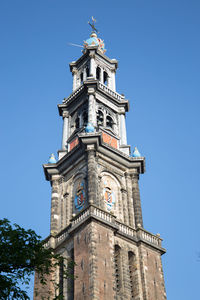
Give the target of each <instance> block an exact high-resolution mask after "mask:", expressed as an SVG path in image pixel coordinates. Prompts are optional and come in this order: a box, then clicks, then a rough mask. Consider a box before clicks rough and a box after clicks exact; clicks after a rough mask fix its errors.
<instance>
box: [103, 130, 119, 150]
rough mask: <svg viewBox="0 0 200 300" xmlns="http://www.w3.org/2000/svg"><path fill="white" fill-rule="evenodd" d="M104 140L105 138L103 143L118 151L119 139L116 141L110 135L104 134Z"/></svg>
mask: <svg viewBox="0 0 200 300" xmlns="http://www.w3.org/2000/svg"><path fill="white" fill-rule="evenodd" d="M102 138H103V142H104V143H106V144H108V145H109V146H111V147H113V148H115V149H117V148H118V147H117V139H115V138H114V137H112V136H110V135H109V134H107V133H105V132H102Z"/></svg>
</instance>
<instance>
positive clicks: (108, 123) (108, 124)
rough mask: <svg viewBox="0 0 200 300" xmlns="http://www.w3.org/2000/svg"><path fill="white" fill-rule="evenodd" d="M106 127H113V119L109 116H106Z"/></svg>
mask: <svg viewBox="0 0 200 300" xmlns="http://www.w3.org/2000/svg"><path fill="white" fill-rule="evenodd" d="M106 127H110V128H112V127H113V120H112V118H111V117H110V116H107V117H106Z"/></svg>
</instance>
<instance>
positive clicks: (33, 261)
mask: <svg viewBox="0 0 200 300" xmlns="http://www.w3.org/2000/svg"><path fill="white" fill-rule="evenodd" d="M61 263H62V264H63V257H61V256H60V255H55V254H54V253H53V251H52V250H51V249H45V248H44V247H43V243H42V241H41V237H40V236H38V235H37V234H36V233H35V231H33V230H31V229H29V230H25V229H24V228H22V227H20V226H19V225H17V224H14V225H13V226H12V225H11V224H10V222H9V221H8V220H7V219H3V220H0V299H1V300H10V299H22V300H28V299H30V298H29V297H28V295H27V292H26V290H25V287H27V286H28V285H29V283H30V280H31V277H32V275H33V274H34V272H37V273H39V275H40V282H41V283H42V284H44V285H45V284H46V278H47V277H46V276H47V275H49V274H50V273H51V272H52V270H53V268H55V267H56V266H59V265H60V264H61ZM72 264H73V263H72ZM69 274H70V271H69V270H68V269H66V271H65V274H64V276H65V278H66V277H67V276H69ZM23 287H24V288H23ZM56 289H58V287H56ZM55 299H62V295H59V292H58V295H57V296H55Z"/></svg>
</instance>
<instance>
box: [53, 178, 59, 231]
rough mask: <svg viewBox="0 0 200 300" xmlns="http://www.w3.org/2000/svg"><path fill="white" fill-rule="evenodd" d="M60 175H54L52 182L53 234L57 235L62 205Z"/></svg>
mask: <svg viewBox="0 0 200 300" xmlns="http://www.w3.org/2000/svg"><path fill="white" fill-rule="evenodd" d="M59 178H60V176H59V175H53V176H52V180H51V186H52V191H51V234H52V235H55V234H57V233H58V230H59V222H60V220H59V219H60V216H59V215H60V211H59V208H60V205H59Z"/></svg>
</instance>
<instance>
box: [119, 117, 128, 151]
mask: <svg viewBox="0 0 200 300" xmlns="http://www.w3.org/2000/svg"><path fill="white" fill-rule="evenodd" d="M120 138H121V145H127V138H126V121H125V113H124V114H120Z"/></svg>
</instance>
